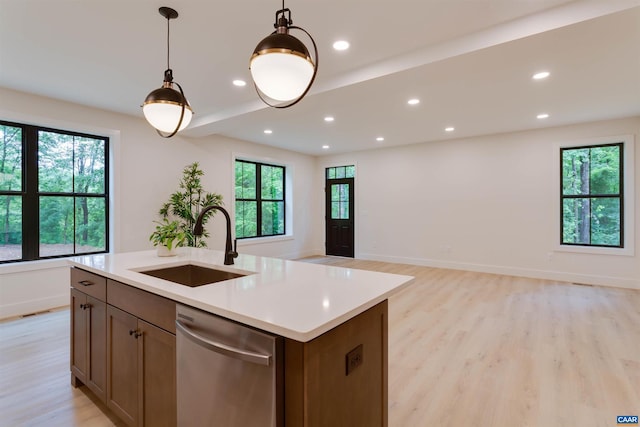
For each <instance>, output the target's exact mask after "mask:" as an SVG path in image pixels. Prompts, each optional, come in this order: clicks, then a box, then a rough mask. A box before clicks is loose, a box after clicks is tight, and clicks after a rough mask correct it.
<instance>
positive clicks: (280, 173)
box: [235, 160, 285, 239]
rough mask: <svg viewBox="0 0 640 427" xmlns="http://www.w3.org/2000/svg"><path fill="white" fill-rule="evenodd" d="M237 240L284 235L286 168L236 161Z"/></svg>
mask: <svg viewBox="0 0 640 427" xmlns="http://www.w3.org/2000/svg"><path fill="white" fill-rule="evenodd" d="M235 175H236V176H235V184H236V212H235V218H236V237H237V238H238V239H242V238H247V237H265V236H278V235H283V234H285V203H284V201H285V181H284V180H285V168H284V167H283V166H276V165H268V164H264V163H257V162H251V161H247V160H236V165H235Z"/></svg>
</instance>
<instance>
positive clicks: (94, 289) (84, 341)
mask: <svg viewBox="0 0 640 427" xmlns="http://www.w3.org/2000/svg"><path fill="white" fill-rule="evenodd" d="M70 356H71V357H70V359H71V383H72V385H73V386H74V387H77V386H79V385H81V384H85V385H86V386H87V387H88V388H89V389H90V390H91V391H92V392H93V393H94V394H95V395H96V396H97V397H98V398H99V399H100V400H101V401H103V402H104V403H105V404H106V405H107V407H108V408H109V409H110V410H111V411H112V412H113V413H114V414H115V415H116V416H117V417H118V418H120V419H121V420H122V421H123V422H124V423H125V424H127V425H129V426H132V427H144V426H147V427H174V426H176V423H177V421H176V420H177V416H176V337H175V302H174V301H171V300H168V299H166V298H162V297H159V296H158V295H154V294H151V293H148V292H145V291H142V290H139V289H136V288H133V287H131V286H128V285H125V284H123V283H119V282H115V281H112V280H107V279H106V278H104V277H101V276H98V275H95V274H93V273H89V272H87V271H84V270H81V269H77V268H72V269H71V355H70Z"/></svg>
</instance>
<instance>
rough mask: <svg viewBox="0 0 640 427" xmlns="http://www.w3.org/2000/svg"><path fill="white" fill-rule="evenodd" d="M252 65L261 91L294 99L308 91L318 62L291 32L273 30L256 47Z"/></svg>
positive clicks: (267, 94)
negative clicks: (275, 31)
mask: <svg viewBox="0 0 640 427" xmlns="http://www.w3.org/2000/svg"><path fill="white" fill-rule="evenodd" d="M249 68H250V70H251V77H252V78H253V81H254V82H255V84H256V86H257V87H258V89H259V90H260V91H262V93H264V94H265V95H266V96H268V97H269V98H271V99H274V100H276V101H291V100H294V99H296V98H298V97H300V96H301V95H302V94H303V93H304V92H305V90H306V89H307V87H308V86H309V84H310V83H311V79H312V78H313V75H314V70H315V65H314V63H313V60H312V59H311V57H310V55H309V51H308V50H307V48H306V47H305V45H304V44H303V43H302V42H300V40H298V39H297V38H295V37H293V36H292V35H290V34H271V35H270V36H268V37H266V38H265V39H263V40H262V41H261V42H260V43H259V44H258V46H257V47H256V49H255V51H254V53H253V56H252V57H251V61H250V63H249Z"/></svg>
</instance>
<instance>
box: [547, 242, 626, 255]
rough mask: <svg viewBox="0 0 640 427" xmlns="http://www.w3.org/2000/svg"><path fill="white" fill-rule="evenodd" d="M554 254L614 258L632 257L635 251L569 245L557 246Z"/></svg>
mask: <svg viewBox="0 0 640 427" xmlns="http://www.w3.org/2000/svg"><path fill="white" fill-rule="evenodd" d="M554 250H555V251H556V252H571V253H578V254H591V255H615V256H634V255H635V251H634V249H633V248H603V247H589V246H571V245H558V246H556V247H555V248H554Z"/></svg>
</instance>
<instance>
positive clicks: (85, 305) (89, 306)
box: [80, 304, 91, 310]
mask: <svg viewBox="0 0 640 427" xmlns="http://www.w3.org/2000/svg"><path fill="white" fill-rule="evenodd" d="M80 308H81V309H83V310H86V309H87V308H91V304H80Z"/></svg>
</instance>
